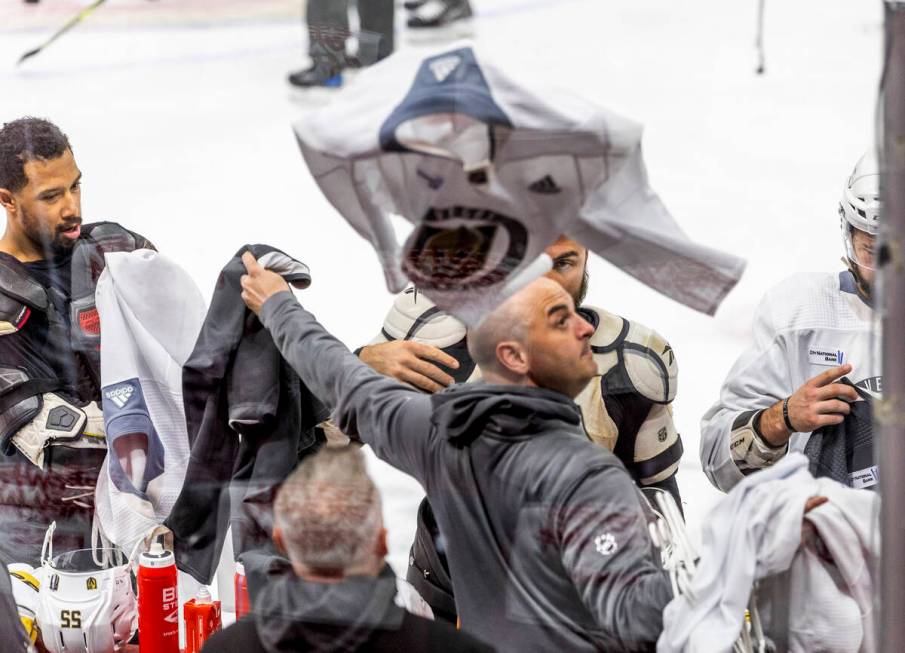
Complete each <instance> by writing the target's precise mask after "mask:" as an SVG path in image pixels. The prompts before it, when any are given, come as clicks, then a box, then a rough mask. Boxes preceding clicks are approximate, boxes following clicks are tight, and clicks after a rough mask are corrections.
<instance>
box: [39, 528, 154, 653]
mask: <svg viewBox="0 0 905 653" xmlns="http://www.w3.org/2000/svg"><path fill="white" fill-rule="evenodd" d="M55 526H56V524H55V523H54V524H51V525H50V528H49V529H48V530H47V535H46V536H45V539H44V550H43V551H42V554H41V564H42V582H41V589H40V592H39V602H38V615H37V616H38V627H39V628H40V630H41V638H42V640H43V641H44V646H45V648H46V649H47V650H48V651H49V652H50V653H112V652H113V651H120V650H123V649H124V648H125V645H126V644H128V643H129V640H130V639H132V635H134V634H135V628H136V625H137V619H138V613H137V610H136V600H135V593H134V592H133V591H132V574H131V571H130V566H129V564H128V561H127V560H126V558H125V556H124V555H123V554H122V552H120V551H119V550H106V549H100V550H99V549H79V550H77V551H69V552H67V553H63V554H60V555H58V556H53V545H52V543H51V542H52V538H53V531H54V528H55Z"/></svg>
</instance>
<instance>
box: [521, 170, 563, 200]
mask: <svg viewBox="0 0 905 653" xmlns="http://www.w3.org/2000/svg"><path fill="white" fill-rule="evenodd" d="M528 190H530V191H531V192H533V193H540V194H541V195H559V194H560V193H561V192H562V188H560V187H559V186H557V185H556V182H555V181H554V180H553V177H551V176H550V175H546V176H545V177H543V178H541V179H538V180H537V181H535V182H534V183H533V184H531V185H530V186H528Z"/></svg>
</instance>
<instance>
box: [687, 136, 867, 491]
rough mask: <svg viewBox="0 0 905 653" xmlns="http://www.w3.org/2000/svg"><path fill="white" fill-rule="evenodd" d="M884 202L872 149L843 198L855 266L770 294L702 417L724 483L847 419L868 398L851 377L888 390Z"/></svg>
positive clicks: (707, 466) (710, 458)
mask: <svg viewBox="0 0 905 653" xmlns="http://www.w3.org/2000/svg"><path fill="white" fill-rule="evenodd" d="M880 209H881V207H880V173H879V169H878V166H877V162H876V159H875V158H874V157H873V155H872V154H871V153H870V152H869V153H867V154H865V155H864V156H862V157H861V159H860V160H859V161H858V163H857V164H856V165H855V169H854V171H853V172H852V174H851V176H850V177H849V179H848V181H847V183H846V185H845V189H844V190H843V195H842V201H841V202H840V206H839V215H840V223H841V228H842V238H843V242H844V246H845V253H846V257H845V259H844V262H845V264H846V266H847V268H848V269H847V270H845V271H843V272H840V273H838V274H826V273H823V274H820V273H816V274H799V275H796V276H794V277H792V278H790V279H788V280H786V281H784V282H782V283H780V284H779V285H778V286H776V287H775V288H773V289H771V290H769V291H768V292H767V294H766V295H765V296H764V298H763V300H762V301H761V304H760V306H759V307H758V309H757V311H756V314H755V315H756V317H755V323H754V338H755V344H754V345H753V346H752V347H751V348H750V349H748V350H747V351H746V352H745V353H744V354H742V356H741V357H740V358H739V359H738V360H737V361H736V363H735V365H734V366H733V367H732V369H731V370H730V371H729V374H728V376H727V377H726V380H725V381H724V382H723V386H722V389H721V391H720V399H719V400H718V401H717V402H716V403H715V404H714V405H713V406H712V407H711V408H710V410H708V411H707V413H706V414H705V415H704V417H703V418H702V420H701V451H700V453H701V463H702V465H703V468H704V471H705V473H706V474H707V476H708V478H709V479H710V481H711V482H712V483H713V484H714V485H715V486H716V487H718V488H720V489H721V490H723V491H728V490H730V489H731V488H732V487H733V486H734V485H735V484H736V483H738V482H739V481H740V480H741V479H742V478H744V477H745V476H746V475H748V474H750V473H752V472H755V471H757V470H759V469H762V468H764V467H768V466H770V465H772V464H773V463H774V462H776V461H777V460H779V459H780V458H781V457H783V456H784V455H786V453H788V452H789V451H801V450H803V449H804V447H805V445H806V444H807V441H808V438H809V437H810V434H811V432H812V431H814V430H816V429H819V428H821V427H824V426H830V425H835V424H840V423H841V422H842V421H843V420H844V419H845V417H846V415H848V414H849V412H850V406H849V403H850V402H853V401H857V400H858V398H859V395H858V391H857V390H856V389H855V388H854V387H852V386H851V385H848V384H846V383H841V382H839V380H840V379H841V378H842V377H846V378H847V379H848V380H850V381H851V382H852V383H853V384H854V385H855V386H858V387H859V388H860V389H861V390H862V391H864V392H867V393H870V394H874V395H877V394H880V393H881V392H882V377H881V375H880V360H879V356H878V355H877V351H876V350H875V348H876V347H877V346H878V344H879V338H878V337H877V336H878V334H877V333H876V332H875V329H874V324H873V320H874V315H873V304H872V294H871V293H872V287H873V284H874V267H875V265H874V246H875V239H876V234H877V231H878V228H879V219H880ZM865 487H866V486H865Z"/></svg>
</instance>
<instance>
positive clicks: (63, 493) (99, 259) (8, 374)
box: [0, 222, 154, 564]
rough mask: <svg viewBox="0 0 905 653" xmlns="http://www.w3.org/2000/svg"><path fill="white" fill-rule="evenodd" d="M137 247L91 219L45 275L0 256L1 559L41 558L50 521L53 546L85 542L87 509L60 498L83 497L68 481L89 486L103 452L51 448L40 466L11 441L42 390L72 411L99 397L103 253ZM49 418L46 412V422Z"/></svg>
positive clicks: (39, 403)
mask: <svg viewBox="0 0 905 653" xmlns="http://www.w3.org/2000/svg"><path fill="white" fill-rule="evenodd" d="M135 249H154V246H153V245H152V244H151V243H150V241H148V240H147V239H146V238H144V237H142V236H140V235H138V234H136V233H133V232H131V231H129V230H127V229H125V228H123V227H121V226H119V225H118V224H115V223H112V222H97V223H93V224H87V225H83V226H82V234H81V236H80V237H79V239H78V240H77V241H76V243H75V245H74V246H73V248H72V250H70V252H69V253H67V254H66V255H65V256H63V257H60V258H58V259H54V260H51V261H46V262H42V263H41V264H40V265H42V266H43V267H46V268H47V270H46V271H43V272H44V273H43V274H39V273H38V272H37V266H36V264H23V263H21V262H19V261H18V260H16V259H15V258H14V257H12V256H10V255H8V254H5V253H0V556H2V557H5V558H6V559H7V561H9V562H28V563H30V564H38V561H39V558H40V553H41V543H42V541H43V539H44V532H45V531H46V530H47V527H48V526H49V525H50V522H52V521H54V520H55V521H56V522H57V534H56V536H55V544H56V545H57V547H58V548H59V549H61V550H66V549H80V548H84V547H85V546H88V545H89V543H90V539H89V536H90V532H91V530H90V527H91V518H92V515H93V509H92V508H90V507H85V506H79V505H77V504H76V503H75V502H73V501H70V500H66V501H64V500H63V498H64V497H70V496H73V495H74V494H77V493H81V494H84V493H85V490H72V489H71V487H72V486H76V487H81V488H90V487H94V485H95V484H96V482H97V476H98V473H99V471H100V466H101V463H102V462H103V459H104V456H105V455H106V452H105V451H104V450H103V449H73V448H69V447H65V446H54V447H49V448H48V449H47V450H46V452H47V453H46V455H45V459H44V469H43V470H42V469H38V468H37V467H36V466H35V465H33V464H32V463H31V462H30V461H29V460H28V459H26V458H25V457H24V456H22V455H21V454H20V453H19V452H18V450H17V449H16V448H15V447H14V445H13V443H12V438H13V436H14V435H15V434H16V433H17V432H18V431H19V430H20V429H21V428H22V427H23V426H25V425H26V424H28V423H29V422H31V421H32V420H33V419H35V418H36V417H37V416H38V415H39V414H40V412H41V409H42V407H43V398H42V395H43V394H45V393H49V392H52V393H55V394H57V395H59V396H60V397H62V398H63V399H64V400H66V401H68V402H69V403H71V404H73V405H74V406H78V407H83V406H85V405H87V404H88V403H90V402H92V401H98V402H99V401H100V398H101V397H100V324H99V320H98V316H97V309H96V308H95V304H94V291H95V288H96V286H97V280H98V278H99V277H100V275H101V272H103V270H104V267H105V260H104V254H106V253H107V252H130V251H133V250H135ZM55 410H56V409H55ZM63 410H64V411H65V409H63ZM53 417H54V416H53V412H52V411H51V414H50V415H48V416H47V418H46V419H47V421H48V422H49V421H50V420H51V419H53ZM63 417H64V418H65V417H66V415H65V414H63ZM67 486H70V487H67ZM80 502H83V501H80ZM88 502H89V503H90V498H88Z"/></svg>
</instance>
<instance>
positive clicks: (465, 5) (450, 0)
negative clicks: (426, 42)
mask: <svg viewBox="0 0 905 653" xmlns="http://www.w3.org/2000/svg"><path fill="white" fill-rule="evenodd" d="M410 2H412V3H413V4H414V2H415V0H410ZM473 15H474V14H473V12H472V10H471V3H470V2H469V1H468V0H425V1H424V2H421V3H419V4H418V5H417V6H416V7H415V8H414V9H413V10H412V11H411V14H410V15H409V19H408V21H407V22H406V25H407V26H408V29H409V36H410V37H412V38H413V39H414V40H420V39H433V40H444V39H446V38H450V39H456V38H467V37H469V36H472V35H473V30H472V25H471V20H472V17H473Z"/></svg>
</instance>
